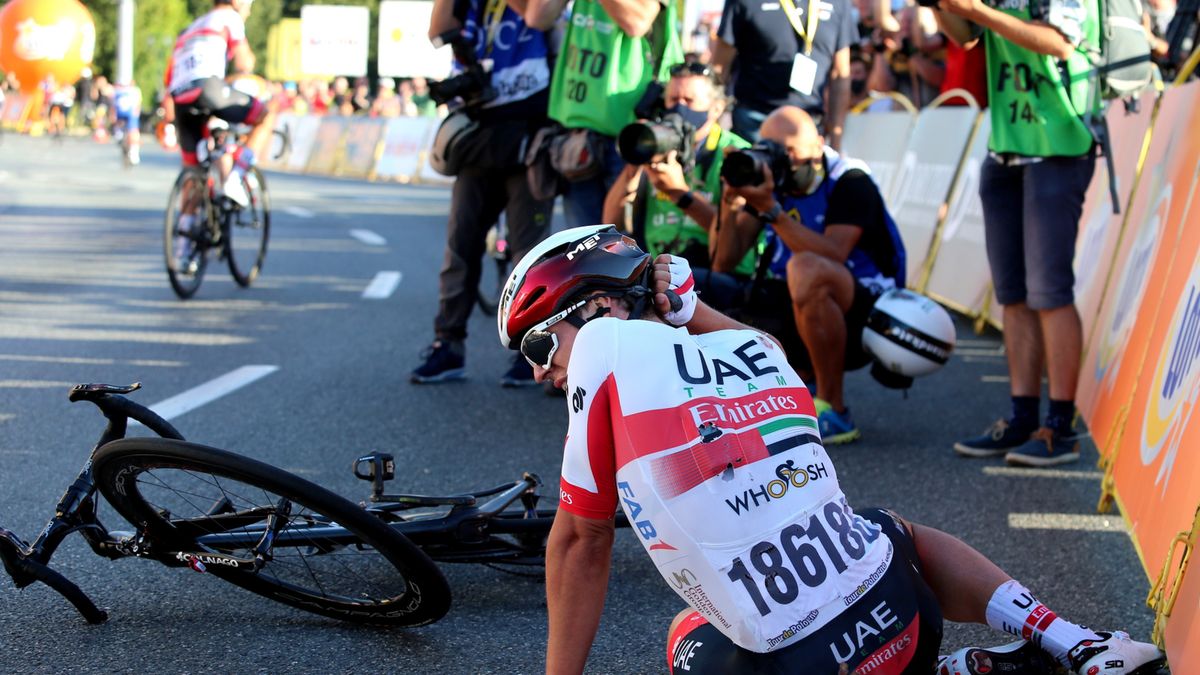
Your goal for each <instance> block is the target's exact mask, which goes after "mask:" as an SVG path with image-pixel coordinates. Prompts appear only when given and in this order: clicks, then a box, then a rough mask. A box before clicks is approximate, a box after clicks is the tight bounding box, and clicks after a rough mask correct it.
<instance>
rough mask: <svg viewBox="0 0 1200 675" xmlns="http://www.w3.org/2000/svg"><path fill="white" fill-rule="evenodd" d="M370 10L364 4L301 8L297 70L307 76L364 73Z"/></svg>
mask: <svg viewBox="0 0 1200 675" xmlns="http://www.w3.org/2000/svg"><path fill="white" fill-rule="evenodd" d="M370 32H371V13H370V10H369V9H367V8H366V7H353V6H346V5H304V6H303V7H301V8H300V69H301V70H303V71H304V74H305V75H307V76H309V77H316V76H322V77H329V76H333V75H346V76H349V77H363V76H364V75H366V74H367V46H368V42H369V41H370Z"/></svg>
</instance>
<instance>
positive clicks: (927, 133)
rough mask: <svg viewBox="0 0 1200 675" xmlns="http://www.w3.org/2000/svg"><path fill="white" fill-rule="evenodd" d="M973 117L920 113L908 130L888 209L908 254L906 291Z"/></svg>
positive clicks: (955, 111)
mask: <svg viewBox="0 0 1200 675" xmlns="http://www.w3.org/2000/svg"><path fill="white" fill-rule="evenodd" d="M977 116H978V113H977V111H975V110H974V109H971V108H935V109H932V110H930V109H926V110H923V111H921V114H920V115H918V116H917V122H916V124H915V125H913V130H912V134H911V136H909V139H908V145H907V147H905V149H904V158H903V160H902V161H901V166H900V171H899V173H898V174H897V176H896V180H895V190H894V194H895V198H894V199H893V200H892V201H891V202H890V204H889V206H890V207H891V211H892V216H893V217H894V218H895V219H896V225H897V226H898V227H899V228H900V234H901V236H902V237H903V239H904V248H905V250H906V251H907V254H908V273H907V279H908V285H909V286H910V287H916V286H917V283H918V280H919V278H920V275H921V270H922V267H923V265H924V263H925V259H926V256H927V254H928V253H929V247H930V244H931V243H932V241H933V232H934V229H935V228H936V227H937V223H938V220H939V215H940V211H941V208H942V205H943V203H944V202H945V201H946V198H947V197H948V196H949V194H950V187H951V185H952V183H953V182H954V174H955V171H957V169H958V165H959V161H960V160H961V159H962V157H963V152H964V151H965V150H966V147H967V140H968V138H969V137H970V135H971V129H972V128H973V127H974V126H975V118H976V117H977ZM918 290H919V289H918Z"/></svg>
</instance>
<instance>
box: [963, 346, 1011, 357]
mask: <svg viewBox="0 0 1200 675" xmlns="http://www.w3.org/2000/svg"><path fill="white" fill-rule="evenodd" d="M954 353H955V355H957V356H995V357H1003V356H1004V350H1003V349H958V348H956V349H955V350H954Z"/></svg>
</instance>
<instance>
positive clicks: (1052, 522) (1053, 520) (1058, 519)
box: [1008, 513, 1126, 532]
mask: <svg viewBox="0 0 1200 675" xmlns="http://www.w3.org/2000/svg"><path fill="white" fill-rule="evenodd" d="M1008 526H1009V527H1011V528H1013V529H1016V530H1074V531H1076V532H1125V531H1126V529H1125V521H1123V520H1121V516H1115V515H1114V516H1104V515H1086V514H1082V513H1010V514H1008Z"/></svg>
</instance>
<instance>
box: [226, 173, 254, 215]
mask: <svg viewBox="0 0 1200 675" xmlns="http://www.w3.org/2000/svg"><path fill="white" fill-rule="evenodd" d="M221 193H222V194H224V195H225V196H226V197H228V198H229V200H230V201H232V202H233V203H234V204H237V205H238V206H240V207H242V208H246V207H247V206H250V194H249V193H247V192H246V186H245V185H243V184H242V172H241V171H238V170H236V169H235V170H233V171H230V172H229V177H228V178H226V179H225V184H224V185H222V186H221Z"/></svg>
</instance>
